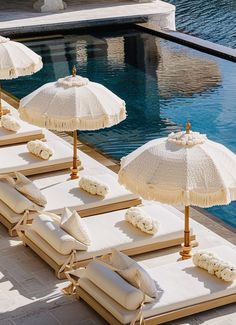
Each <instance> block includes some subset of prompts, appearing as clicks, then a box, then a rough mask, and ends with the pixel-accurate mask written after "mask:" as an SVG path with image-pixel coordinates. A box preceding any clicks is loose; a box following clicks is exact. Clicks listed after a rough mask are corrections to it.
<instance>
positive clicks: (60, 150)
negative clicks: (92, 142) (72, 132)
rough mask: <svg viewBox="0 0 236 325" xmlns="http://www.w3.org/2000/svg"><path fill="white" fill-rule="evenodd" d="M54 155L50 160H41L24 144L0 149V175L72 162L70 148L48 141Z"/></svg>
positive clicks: (58, 142)
mask: <svg viewBox="0 0 236 325" xmlns="http://www.w3.org/2000/svg"><path fill="white" fill-rule="evenodd" d="M48 145H49V147H50V148H52V150H53V152H54V154H53V156H52V157H51V159H50V160H42V159H41V158H38V157H36V156H34V155H32V154H31V153H30V152H28V149H27V147H26V144H20V145H16V146H10V147H1V148H0V174H8V173H12V172H15V171H24V170H27V169H32V168H35V169H37V168H39V167H46V166H51V165H56V164H57V163H66V162H69V161H71V160H72V147H71V146H70V145H69V144H68V145H67V144H65V143H64V142H62V141H59V140H58V141H57V140H56V141H48ZM55 169H56V167H55Z"/></svg>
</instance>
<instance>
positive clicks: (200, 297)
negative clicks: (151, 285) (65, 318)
mask: <svg viewBox="0 0 236 325" xmlns="http://www.w3.org/2000/svg"><path fill="white" fill-rule="evenodd" d="M207 251H211V252H213V253H215V254H216V255H217V256H218V257H219V258H221V259H223V260H224V261H228V262H230V263H232V264H235V261H236V249H235V248H231V247H228V246H218V247H214V248H210V249H207ZM146 270H147V271H148V273H149V274H150V275H151V277H152V278H153V279H155V280H156V282H157V285H158V288H159V292H160V295H159V299H156V301H155V302H153V303H150V304H146V305H145V307H144V317H145V318H146V317H151V316H156V315H159V314H162V313H166V312H170V311H173V310H178V309H180V308H183V307H187V306H191V305H194V304H198V303H201V302H207V301H209V300H212V299H217V298H220V297H224V296H227V295H230V294H236V281H234V282H224V281H222V280H219V279H217V277H215V276H213V275H210V274H208V273H207V271H205V270H203V269H200V268H198V267H195V266H194V265H193V263H192V260H191V259H190V260H186V261H180V262H175V263H172V264H166V265H162V266H157V267H155V268H150V269H146ZM80 287H81V288H83V289H84V290H85V291H87V292H88V293H89V294H90V295H91V296H92V297H93V298H94V299H96V300H97V301H98V302H99V303H100V304H101V305H102V306H103V307H104V308H105V309H107V310H108V311H109V312H110V313H111V314H113V316H115V318H117V319H118V320H119V321H120V322H121V323H122V324H128V323H130V322H131V320H132V319H133V317H134V315H135V314H136V313H137V312H136V311H128V310H126V309H125V308H123V307H122V306H121V305H119V304H118V303H116V302H115V301H114V300H113V299H111V298H109V296H107V295H106V294H105V293H104V292H103V291H102V290H100V289H99V288H98V287H97V286H95V285H94V284H93V283H92V282H91V281H89V280H88V279H86V278H81V279H80Z"/></svg>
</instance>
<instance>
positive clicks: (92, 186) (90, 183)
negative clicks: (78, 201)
mask: <svg viewBox="0 0 236 325" xmlns="http://www.w3.org/2000/svg"><path fill="white" fill-rule="evenodd" d="M79 186H80V188H82V189H83V190H84V191H86V192H88V193H90V194H93V195H101V196H103V197H105V196H106V194H107V193H108V192H109V187H108V186H107V185H106V184H105V183H102V182H101V181H99V180H97V179H96V178H95V177H92V176H83V177H81V179H80V180H79Z"/></svg>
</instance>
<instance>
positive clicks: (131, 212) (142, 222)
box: [125, 207, 159, 235]
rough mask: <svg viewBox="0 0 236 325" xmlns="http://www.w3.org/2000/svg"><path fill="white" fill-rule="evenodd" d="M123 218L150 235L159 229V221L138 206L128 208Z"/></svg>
mask: <svg viewBox="0 0 236 325" xmlns="http://www.w3.org/2000/svg"><path fill="white" fill-rule="evenodd" d="M125 220H126V221H128V222H129V223H131V224H132V225H133V226H134V227H136V228H139V229H140V230H141V231H143V232H145V233H147V234H150V235H154V234H155V233H156V232H157V231H158V229H159V222H158V221H157V220H155V219H153V218H152V217H150V216H149V215H148V214H147V213H146V212H145V211H144V210H143V209H142V208H139V207H132V208H129V209H128V210H127V211H126V213H125Z"/></svg>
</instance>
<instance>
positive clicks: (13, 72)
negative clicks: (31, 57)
mask: <svg viewBox="0 0 236 325" xmlns="http://www.w3.org/2000/svg"><path fill="white" fill-rule="evenodd" d="M42 67H43V63H42V59H41V57H39V60H38V62H37V63H32V64H31V65H29V66H28V67H26V68H23V69H21V68H11V69H1V71H0V79H15V78H18V77H21V76H26V75H31V74H33V73H35V72H38V71H39V70H41V69H42Z"/></svg>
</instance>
